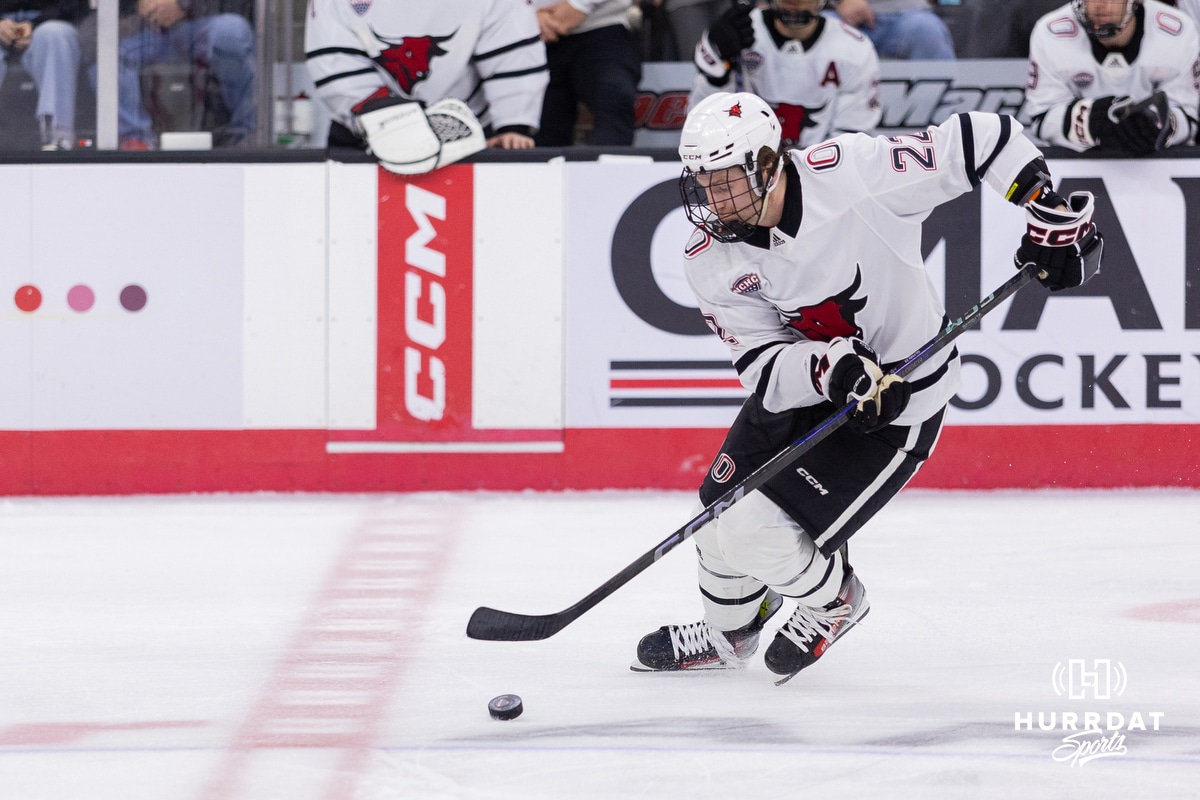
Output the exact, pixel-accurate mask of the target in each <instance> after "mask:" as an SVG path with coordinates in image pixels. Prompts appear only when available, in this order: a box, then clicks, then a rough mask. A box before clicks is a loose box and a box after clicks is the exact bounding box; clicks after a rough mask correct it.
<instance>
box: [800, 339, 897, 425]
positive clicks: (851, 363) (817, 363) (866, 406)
mask: <svg viewBox="0 0 1200 800" xmlns="http://www.w3.org/2000/svg"><path fill="white" fill-rule="evenodd" d="M810 371H811V374H812V382H813V387H814V388H815V389H816V390H817V392H818V393H820V394H821V396H823V397H825V398H826V399H828V400H830V401H831V402H833V403H834V404H835V405H838V406H844V405H845V404H846V403H849V402H851V401H852V400H857V401H858V405H857V407H856V408H855V409H854V411H852V412H850V421H849V423H848V424H849V425H850V427H851V428H853V429H854V430H857V431H859V432H860V433H872V432H874V431H877V430H880V429H881V428H885V427H887V426H888V425H891V424H892V422H893V421H894V420H895V419H896V417H898V416H900V414H901V412H903V411H904V409H905V408H906V407H907V406H908V400H909V398H910V397H911V396H912V387H911V386H909V385H908V384H907V383H905V381H904V379H903V378H901V377H900V376H898V375H890V374H889V375H884V374H883V369H882V368H881V367H880V366H879V356H878V355H876V353H875V351H874V350H872V349H871V348H870V347H869V346H868V345H867V344H866V342H864V341H862V340H861V339H853V338H851V339H834V340H833V341H831V342H830V343H829V346H828V347H827V348H826V350H825V352H824V353H823V354H822V355H820V356H816V355H814V356H812V361H811V363H810Z"/></svg>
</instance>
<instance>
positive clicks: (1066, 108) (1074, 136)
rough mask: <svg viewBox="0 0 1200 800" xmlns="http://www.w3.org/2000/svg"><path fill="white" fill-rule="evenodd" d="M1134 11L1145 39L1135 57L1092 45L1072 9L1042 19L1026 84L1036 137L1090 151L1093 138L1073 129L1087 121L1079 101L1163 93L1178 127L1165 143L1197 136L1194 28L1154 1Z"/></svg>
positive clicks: (1199, 68) (1198, 78) (1198, 73)
mask: <svg viewBox="0 0 1200 800" xmlns="http://www.w3.org/2000/svg"><path fill="white" fill-rule="evenodd" d="M1137 14H1138V24H1139V25H1140V26H1141V29H1142V30H1141V40H1140V43H1139V44H1138V46H1137V51H1136V55H1135V56H1133V58H1132V60H1127V58H1126V55H1125V53H1123V52H1119V51H1112V52H1104V51H1103V49H1102V48H1099V47H1098V46H1095V45H1093V43H1092V40H1091V38H1090V37H1089V36H1088V35H1087V32H1086V31H1084V29H1083V28H1082V27H1081V26H1080V24H1079V20H1077V19H1076V18H1075V14H1074V13H1073V12H1072V11H1071V7H1070V5H1066V6H1063V7H1062V8H1060V9H1057V10H1056V11H1052V12H1050V13H1049V14H1046V15H1045V16H1043V17H1042V18H1041V19H1039V20H1038V22H1037V25H1035V26H1034V29H1033V34H1032V35H1031V36H1030V38H1029V80H1028V83H1027V85H1026V87H1025V109H1026V111H1027V112H1028V113H1029V115H1030V119H1031V120H1032V123H1031V125H1030V127H1031V130H1032V132H1033V134H1034V135H1035V136H1037V138H1039V139H1040V140H1042V141H1044V142H1046V143H1047V144H1053V145H1061V146H1063V147H1069V148H1071V149H1072V150H1086V149H1087V148H1088V137H1087V135H1086V133H1085V132H1084V131H1083V130H1080V129H1077V126H1076V124H1073V123H1075V122H1078V124H1079V125H1084V124H1085V123H1084V122H1083V121H1082V120H1079V121H1075V120H1073V119H1072V114H1071V112H1072V107H1073V106H1074V105H1075V101H1077V100H1081V99H1092V98H1097V97H1110V96H1111V97H1122V96H1128V97H1131V98H1133V100H1134V101H1141V100H1145V99H1146V98H1147V97H1149V96H1150V95H1152V94H1154V93H1155V92H1156V91H1159V90H1162V91H1163V92H1165V93H1166V95H1167V99H1168V101H1169V102H1170V105H1171V117H1172V119H1173V120H1174V126H1175V130H1174V132H1173V133H1172V134H1171V138H1170V139H1168V140H1167V144H1169V145H1175V144H1182V143H1184V142H1187V141H1189V140H1190V139H1191V138H1192V137H1193V136H1194V135H1195V133H1196V114H1197V106H1198V105H1200V61H1198V60H1197V59H1198V56H1200V34H1198V33H1197V23H1196V22H1195V20H1193V19H1192V18H1191V17H1189V16H1188V15H1186V14H1181V13H1180V12H1178V11H1176V10H1175V9H1174V8H1171V7H1170V6H1168V5H1166V4H1164V3H1160V2H1157V0H1145V2H1144V3H1143V5H1142V8H1141V9H1140V10H1138V11H1137ZM1134 40H1135V41H1137V35H1136V34H1135V37H1134ZM1098 57H1099V58H1098Z"/></svg>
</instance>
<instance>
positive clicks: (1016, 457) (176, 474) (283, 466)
mask: <svg viewBox="0 0 1200 800" xmlns="http://www.w3.org/2000/svg"><path fill="white" fill-rule="evenodd" d="M1051 166H1052V169H1053V171H1054V173H1055V175H1056V176H1058V177H1059V178H1060V179H1061V180H1062V182H1063V183H1062V186H1061V187H1060V188H1061V189H1063V190H1066V191H1070V190H1075V189H1087V190H1090V191H1093V192H1095V194H1096V195H1097V198H1098V202H1097V207H1098V212H1097V219H1098V222H1099V224H1100V227H1101V229H1102V230H1103V232H1104V234H1105V237H1106V243H1107V244H1106V254H1105V261H1104V271H1103V273H1102V274H1101V275H1100V276H1099V277H1098V278H1096V279H1094V280H1093V281H1092V282H1090V283H1089V284H1088V285H1087V286H1085V287H1083V288H1082V289H1081V290H1078V291H1077V292H1075V293H1074V294H1068V293H1063V294H1056V295H1050V294H1049V293H1047V292H1045V291H1043V290H1042V289H1041V288H1040V287H1031V288H1029V289H1027V290H1025V291H1024V292H1022V293H1021V294H1019V295H1018V296H1017V297H1016V298H1015V299H1014V301H1012V302H1011V303H1010V304H1008V305H1007V306H1006V307H1005V308H1002V309H1001V310H999V311H998V312H996V313H995V314H992V315H991V316H989V317H988V318H986V319H985V320H984V322H983V325H982V329H981V330H980V331H978V332H970V333H967V334H965V335H964V336H963V337H962V338H961V339H960V340H959V349H960V352H961V353H962V355H963V358H964V370H963V385H962V388H961V390H960V392H959V395H958V396H957V397H956V398H955V400H954V403H953V405H952V408H951V410H950V414H949V417H948V421H949V425H948V427H947V429H946V431H945V433H944V435H943V438H942V441H941V443H940V445H939V448H938V452H937V455H936V456H935V457H934V458H933V459H932V460H931V461H930V462H929V464H928V465H927V466H926V467H925V468H924V469H923V470H922V472H921V473H920V474H919V475H918V477H917V479H916V483H917V484H918V485H921V486H937V487H972V488H989V487H1028V486H1051V485H1056V486H1145V485H1185V486H1197V485H1200V466H1198V464H1197V462H1198V460H1200V459H1198V457H1197V456H1196V453H1197V446H1196V445H1197V441H1196V440H1197V431H1200V428H1198V427H1197V423H1198V422H1200V160H1192V159H1162V160H1152V161H1144V162H1121V161H1099V160H1076V159H1070V160H1060V161H1054V162H1052V164H1051ZM677 174H678V167H677V166H676V165H675V164H674V163H671V162H653V161H650V160H649V159H645V160H641V159H607V160H601V161H599V162H566V163H561V162H559V163H548V164H498V163H483V164H474V165H467V164H464V165H457V166H454V167H451V168H447V169H444V170H441V171H439V172H436V173H434V174H432V175H429V176H423V177H421V178H418V179H414V180H411V181H405V180H403V179H400V178H399V177H397V176H394V175H391V174H390V173H386V172H382V171H378V170H377V168H376V167H374V166H373V165H368V164H343V163H338V162H333V161H330V162H320V163H293V164H139V165H114V164H62V165H57V164H56V165H21V166H0V186H3V188H4V191H3V192H0V215H2V216H3V218H4V219H6V220H7V221H8V223H9V224H8V225H7V226H6V228H7V232H8V236H7V239H8V242H7V244H8V247H7V248H6V249H7V252H6V256H5V257H4V259H3V260H0V309H2V311H0V371H2V372H0V374H2V375H3V380H2V381H0V492H3V493H7V494H28V493H49V494H61V493H106V492H113V493H128V492H165V491H244V490H257V489H269V490H283V491H287V490H303V491H320V490H334V491H357V490H410V489H459V488H484V489H517V488H527V487H528V488H550V489H554V488H589V489H590V488H603V487H621V488H636V487H657V488H686V487H690V486H693V485H695V484H696V483H697V482H698V481H699V479H700V478H701V477H702V475H703V473H704V471H705V469H706V467H707V465H708V461H709V459H710V458H711V457H712V455H713V453H714V452H715V449H716V447H717V445H718V444H719V442H720V438H721V435H722V433H723V431H724V428H725V427H726V426H727V425H728V423H729V422H730V421H731V420H732V419H733V416H734V415H735V413H736V411H737V408H738V406H739V404H740V402H741V400H742V399H743V398H744V397H745V395H746V392H745V390H744V389H743V388H742V387H741V386H740V385H739V384H738V381H737V376H736V374H735V373H734V371H733V369H732V367H731V365H730V363H729V358H728V355H727V352H726V351H725V349H724V346H723V345H722V344H721V343H720V341H719V340H718V339H717V338H716V337H715V336H713V335H712V334H711V333H710V332H709V331H708V329H707V328H706V327H705V326H704V324H703V322H702V320H701V319H700V315H699V314H698V312H697V311H696V309H695V307H694V304H693V301H692V300H691V297H690V292H689V290H688V288H687V285H686V283H685V281H684V279H683V276H682V272H681V266H680V262H681V258H680V255H679V253H680V250H681V247H682V243H683V242H684V241H685V240H686V238H687V236H688V232H689V226H688V223H687V221H686V220H685V219H684V217H683V215H682V212H681V211H680V210H679V209H678V203H679V201H678V193H677V190H676V186H675V179H676V177H677ZM165 187H169V188H165ZM1022 226H1023V216H1022V214H1021V213H1020V212H1019V211H1018V210H1016V209H1014V208H1012V207H1011V206H1008V205H1006V204H1005V203H1003V202H1002V201H1001V200H1000V198H998V197H997V196H995V195H994V194H993V193H991V192H990V191H987V190H983V191H976V192H973V193H971V194H969V195H966V196H964V197H962V198H960V199H959V200H957V201H955V202H954V203H951V204H948V205H947V206H944V207H942V208H940V209H938V210H936V211H935V212H934V214H933V215H932V216H931V217H930V219H929V220H928V222H927V224H926V231H925V241H924V243H923V247H922V250H923V253H924V255H925V258H926V266H927V268H928V272H929V274H930V277H931V280H932V281H933V284H934V286H935V287H936V288H937V289H938V290H939V291H940V292H942V294H943V296H944V297H945V298H946V304H947V308H948V311H949V312H950V314H951V316H954V314H955V313H961V312H963V311H965V310H966V309H967V308H969V307H970V306H971V305H972V304H973V303H974V302H975V301H976V300H978V298H979V297H981V296H982V295H984V294H986V293H987V292H988V291H990V290H991V289H992V288H994V287H995V286H997V285H999V284H1000V283H1001V282H1002V281H1003V280H1004V279H1005V278H1006V277H1008V275H1009V274H1011V257H1012V251H1013V249H1014V247H1015V244H1016V242H1017V240H1018V238H1019V236H1020V234H1021V231H1022ZM68 232H69V235H68Z"/></svg>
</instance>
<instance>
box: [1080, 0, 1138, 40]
mask: <svg viewBox="0 0 1200 800" xmlns="http://www.w3.org/2000/svg"><path fill="white" fill-rule="evenodd" d="M1140 2H1141V0H1125V13H1124V15H1122V17H1121V21H1120V22H1106V23H1104V24H1103V25H1097V24H1096V23H1095V22H1093V21H1092V17H1091V15H1090V14H1088V10H1087V0H1071V10H1072V11H1074V12H1075V18H1076V19H1077V20H1079V24H1080V25H1082V26H1083V29H1084V31H1086V32H1087V35H1088V36H1091V37H1092V38H1093V39H1111V38H1112V37H1114V36H1116V35H1117V34H1118V33H1120V32H1121V30H1122V29H1123V28H1124V27H1125V26H1126V25H1128V24H1129V20H1131V19H1133V14H1134V11H1135V10H1136V9H1137V7H1138V5H1139V4H1140Z"/></svg>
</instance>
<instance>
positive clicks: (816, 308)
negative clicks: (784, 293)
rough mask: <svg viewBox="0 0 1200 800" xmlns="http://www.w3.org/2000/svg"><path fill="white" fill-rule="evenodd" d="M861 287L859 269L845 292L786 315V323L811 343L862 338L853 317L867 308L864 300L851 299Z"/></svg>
mask: <svg viewBox="0 0 1200 800" xmlns="http://www.w3.org/2000/svg"><path fill="white" fill-rule="evenodd" d="M861 286H862V268H861V267H860V268H858V269H856V270H855V272H854V283H852V284H850V287H849V288H847V289H846V290H844V291H841V292H838V293H837V294H835V295H833V296H832V297H827V298H825V299H824V300H822V301H821V302H819V303H816V304H815V305H811V306H802V307H800V308H797V309H796V310H794V311H789V312H787V324H788V326H789V327H791V328H795V329H796V330H798V331H800V333H801V334H803V336H804V338H806V339H808V340H809V341H813V342H829V341H832V340H834V339H837V338H839V337H847V336H855V337H858V338H859V339H861V338H862V335H863V331H862V327H861V326H859V324H858V323H857V322H856V321H855V317H856V316H857V315H858V314H859V313H860V312H861V311H862V310H863V309H864V308H866V306H867V298H865V297H864V298H861V299H858V300H856V299H854V293H855V292H857V291H858V290H859V288H860V287H861Z"/></svg>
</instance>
